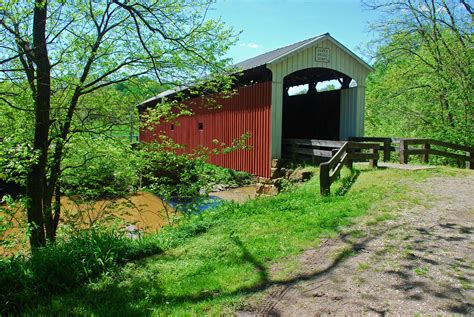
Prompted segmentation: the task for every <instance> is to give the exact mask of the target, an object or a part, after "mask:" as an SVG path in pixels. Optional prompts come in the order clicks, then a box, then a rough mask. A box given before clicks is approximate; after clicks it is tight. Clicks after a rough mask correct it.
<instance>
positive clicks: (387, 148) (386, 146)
mask: <svg viewBox="0 0 474 317" xmlns="http://www.w3.org/2000/svg"><path fill="white" fill-rule="evenodd" d="M349 141H354V142H371V143H379V148H378V149H379V151H382V152H383V161H384V162H388V161H390V153H391V152H396V151H397V150H398V143H399V139H397V138H383V137H349Z"/></svg>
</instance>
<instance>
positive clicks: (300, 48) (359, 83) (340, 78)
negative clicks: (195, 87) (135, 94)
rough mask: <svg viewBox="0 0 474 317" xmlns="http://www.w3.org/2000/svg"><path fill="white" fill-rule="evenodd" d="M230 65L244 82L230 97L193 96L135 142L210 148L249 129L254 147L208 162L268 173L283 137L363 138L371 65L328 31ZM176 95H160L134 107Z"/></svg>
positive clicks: (261, 173) (251, 143)
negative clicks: (161, 140)
mask: <svg viewBox="0 0 474 317" xmlns="http://www.w3.org/2000/svg"><path fill="white" fill-rule="evenodd" d="M235 66H237V67H238V68H239V69H240V70H241V71H242V73H241V74H242V75H240V77H239V82H240V83H246V85H239V86H237V87H236V90H237V94H236V95H234V96H232V97H231V98H228V99H217V102H218V104H220V105H222V107H221V108H220V109H207V108H205V107H200V106H199V105H200V104H202V103H203V101H202V99H201V97H195V98H191V99H189V100H187V101H186V103H189V104H190V105H191V104H192V109H193V111H194V112H195V115H193V116H184V117H180V118H178V119H177V120H176V121H177V122H176V121H175V122H168V123H162V124H159V125H156V126H155V127H154V129H153V130H151V131H150V130H148V129H142V130H141V131H140V141H142V142H148V141H153V140H156V139H157V136H158V135H159V134H160V133H165V134H166V135H167V136H169V137H171V138H172V139H173V140H174V141H175V142H177V143H179V144H183V145H186V146H187V148H188V149H192V148H195V147H198V146H206V147H209V148H212V147H213V140H214V139H217V140H219V141H220V142H225V143H227V144H230V143H231V142H232V140H234V139H236V138H239V137H240V136H241V135H242V134H244V133H247V132H248V133H250V136H251V137H250V139H249V141H248V143H249V145H250V146H251V147H252V149H251V150H245V151H244V150H237V151H234V152H231V153H226V154H219V155H215V156H212V157H211V163H213V164H216V165H220V166H223V167H228V168H232V169H235V170H242V171H247V172H249V173H252V174H254V175H259V176H263V177H269V176H270V165H271V159H275V158H277V159H278V158H281V155H282V140H283V139H285V138H297V139H324V140H347V139H348V138H349V137H351V136H362V135H363V131H364V103H365V80H366V77H367V75H368V73H369V72H370V71H371V70H372V68H371V67H370V66H369V65H368V64H366V63H365V62H364V61H363V60H362V59H361V58H359V57H358V56H356V55H355V54H354V53H353V52H351V51H350V50H349V49H347V48H346V47H345V46H343V45H342V44H341V43H339V42H338V41H337V40H335V39H334V38H333V37H331V36H330V35H329V34H328V33H326V34H323V35H319V36H316V37H313V38H310V39H307V40H304V41H301V42H298V43H295V44H292V45H289V46H285V47H282V48H279V49H276V50H274V51H271V52H268V53H264V54H262V55H259V56H256V57H254V58H250V59H248V60H246V61H243V62H241V63H239V64H237V65H235ZM329 88H331V89H329ZM176 93H177V91H176V90H170V91H166V92H163V93H161V94H160V95H158V96H156V97H153V98H151V99H149V100H146V101H144V102H143V103H142V104H140V105H139V109H140V111H144V110H145V109H146V108H148V107H153V106H155V105H156V104H157V103H159V102H160V101H161V100H163V98H167V99H172V98H173V96H174V95H175V94H176ZM188 101H189V102H188Z"/></svg>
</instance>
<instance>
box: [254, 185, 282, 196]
mask: <svg viewBox="0 0 474 317" xmlns="http://www.w3.org/2000/svg"><path fill="white" fill-rule="evenodd" d="M257 194H258V195H267V196H275V195H277V194H278V188H277V187H276V186H275V185H272V184H257Z"/></svg>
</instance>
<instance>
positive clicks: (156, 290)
mask: <svg viewBox="0 0 474 317" xmlns="http://www.w3.org/2000/svg"><path fill="white" fill-rule="evenodd" d="M395 228H396V227H395V226H392V227H389V228H386V229H385V230H383V231H381V232H380V233H378V234H377V235H374V236H372V237H366V238H365V239H363V240H359V241H357V242H354V241H352V238H351V235H350V233H347V234H343V235H340V237H339V239H340V240H341V241H342V242H343V243H344V245H345V246H346V248H344V250H343V252H339V253H338V255H337V256H336V257H335V258H333V259H328V261H327V264H326V265H324V266H323V267H320V268H318V269H315V270H313V271H308V272H303V273H300V274H297V275H295V276H292V277H289V278H284V279H272V278H271V277H270V275H269V271H268V267H267V265H265V263H264V262H263V261H260V260H259V259H258V257H257V256H255V255H254V254H252V253H251V252H250V251H249V250H248V248H247V247H246V245H245V244H244V243H243V242H242V240H241V239H240V238H239V237H237V236H231V237H230V238H229V239H230V241H232V243H233V244H235V246H237V247H238V248H239V250H240V253H241V256H240V258H239V259H233V260H235V261H237V262H241V263H243V264H245V263H247V264H250V265H251V266H252V267H253V271H254V272H255V274H256V275H257V280H256V281H255V282H254V283H253V284H252V285H247V286H242V287H239V288H237V289H233V290H225V289H221V290H214V291H209V290H199V291H194V293H190V294H186V295H170V294H169V291H166V290H164V289H163V288H162V286H161V285H160V284H159V281H158V280H156V279H154V278H153V275H154V274H157V275H158V274H160V272H159V271H158V272H153V269H151V272H150V275H151V276H147V277H143V276H136V277H133V278H132V279H131V280H130V279H128V280H125V282H120V281H114V282H113V283H111V284H108V285H106V286H103V287H98V288H95V287H91V286H89V287H85V288H83V289H81V290H79V291H78V292H76V293H75V294H73V296H68V298H67V299H64V298H61V299H60V300H61V302H60V303H59V308H60V311H62V310H66V309H68V310H69V311H70V309H71V308H72V307H77V309H78V310H79V311H81V312H82V311H85V313H86V314H93V315H98V316H104V315H133V316H144V315H149V314H150V309H151V310H153V308H157V309H159V310H161V311H164V314H167V313H173V311H174V309H183V307H184V306H185V305H192V304H199V303H206V302H209V301H213V300H216V303H217V302H222V301H225V300H231V299H232V298H237V297H240V296H242V295H252V294H255V293H258V292H261V291H265V290H268V289H269V288H271V287H274V286H278V287H280V288H282V289H283V291H282V292H281V293H280V295H282V294H284V292H285V290H286V289H288V288H289V287H291V286H293V285H295V284H297V283H299V282H302V281H308V280H318V279H320V278H323V277H324V276H326V275H327V274H329V273H330V272H332V271H333V270H334V269H336V268H337V267H338V266H339V265H340V264H342V263H344V262H345V261H346V260H347V259H348V258H350V257H351V256H353V255H357V254H358V253H359V252H364V250H365V249H366V247H367V244H368V243H370V241H372V240H373V239H375V238H377V237H378V236H379V234H383V232H385V231H389V230H393V229H395ZM348 254H349V255H348ZM163 256H165V255H163ZM161 257H162V256H161ZM325 263H326V262H325ZM210 278H211V276H210ZM191 287H192V285H190V288H191ZM167 293H168V294H167ZM265 309H266V310H265V311H264V312H262V311H260V310H259V311H258V313H259V314H262V313H263V314H265V315H268V314H271V315H272V316H275V315H278V313H277V312H276V311H273V308H272V307H267V308H265ZM47 312H49V311H48V310H46V311H45V313H47Z"/></svg>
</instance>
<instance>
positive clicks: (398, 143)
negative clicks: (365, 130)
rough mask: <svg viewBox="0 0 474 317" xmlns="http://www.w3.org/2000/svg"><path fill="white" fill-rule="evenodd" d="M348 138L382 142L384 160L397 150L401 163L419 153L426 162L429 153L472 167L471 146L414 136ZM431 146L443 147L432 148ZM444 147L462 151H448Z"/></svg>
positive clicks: (473, 155) (473, 151)
mask: <svg viewBox="0 0 474 317" xmlns="http://www.w3.org/2000/svg"><path fill="white" fill-rule="evenodd" d="M349 140H350V141H357V142H378V143H379V144H382V145H381V146H380V147H379V150H383V153H384V155H383V157H384V162H386V161H389V160H390V152H399V154H400V163H401V164H407V163H408V159H409V156H410V155H421V162H422V163H428V162H429V156H430V155H438V156H443V157H447V158H452V159H456V160H458V161H460V162H465V163H466V168H468V169H474V147H471V146H464V145H457V144H453V143H449V142H443V141H437V140H433V139H414V138H379V137H351V138H349ZM410 146H421V148H413V147H410ZM432 146H436V147H441V148H444V149H442V150H438V149H433V148H432ZM446 149H449V150H452V151H458V152H464V153H462V154H461V153H453V152H448V151H447V150H446Z"/></svg>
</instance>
